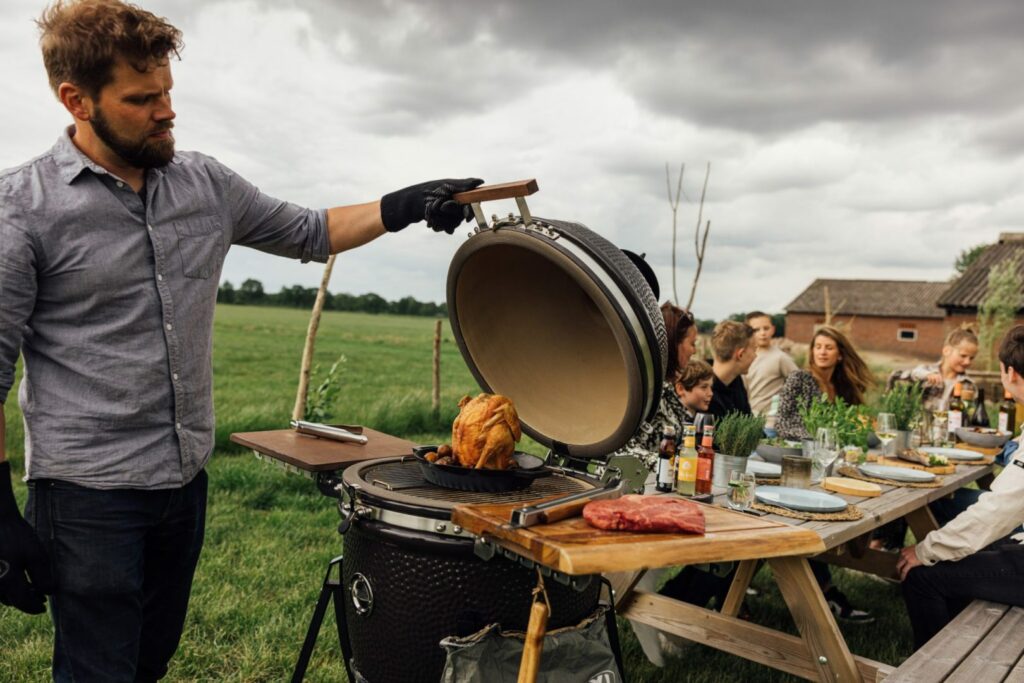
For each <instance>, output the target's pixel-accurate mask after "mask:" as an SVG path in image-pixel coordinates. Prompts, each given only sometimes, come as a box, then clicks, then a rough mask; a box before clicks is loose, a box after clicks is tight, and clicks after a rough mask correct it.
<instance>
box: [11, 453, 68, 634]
mask: <svg viewBox="0 0 1024 683" xmlns="http://www.w3.org/2000/svg"><path fill="white" fill-rule="evenodd" d="M26 573H27V574H28V578H26V576H25V575H26ZM54 587H55V586H54V581H53V574H52V573H51V572H50V561H49V559H48V558H47V556H46V550H45V549H44V548H43V544H42V543H41V542H40V541H39V537H38V536H36V532H35V530H34V529H33V528H32V527H30V526H29V525H28V522H26V521H25V519H24V518H23V517H22V516H21V512H19V511H18V504H17V503H16V502H14V490H13V489H12V488H11V465H10V463H8V462H0V603H3V604H5V605H10V606H11V607H17V608H18V609H20V610H21V611H22V612H28V613H29V614H41V613H42V612H44V611H45V610H46V598H45V597H44V593H52V592H53V590H54Z"/></svg>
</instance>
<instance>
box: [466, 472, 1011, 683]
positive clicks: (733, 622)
mask: <svg viewBox="0 0 1024 683" xmlns="http://www.w3.org/2000/svg"><path fill="white" fill-rule="evenodd" d="M991 474H992V465H991V464H983V465H958V466H957V467H956V470H955V472H953V473H951V474H947V475H944V476H942V477H941V483H940V485H939V486H937V487H934V488H910V487H901V486H897V485H892V486H888V485H882V487H881V488H882V494H881V495H880V496H877V497H872V498H864V497H858V496H851V495H842V496H841V497H842V498H844V499H845V500H846V501H847V502H849V503H853V504H855V505H857V506H858V507H859V508H860V509H861V510H862V511H863V513H864V515H863V517H862V518H861V519H859V520H855V521H841V522H824V521H802V520H799V519H793V518H789V517H784V516H780V515H772V514H765V515H760V516H758V515H753V514H749V513H739V512H733V511H730V510H726V509H724V508H722V507H718V506H706V507H705V512H706V518H707V532H706V533H705V534H704V536H686V535H668V534H664V535H663V534H634V533H629V532H607V531H604V532H602V531H599V530H597V529H593V528H591V527H589V526H588V525H587V524H586V522H585V521H583V520H582V519H581V518H578V517H577V518H574V519H567V520H563V521H561V522H556V523H554V524H547V525H543V526H537V527H527V528H513V527H512V526H511V525H510V524H509V523H508V521H509V513H510V512H511V510H512V509H513V508H514V507H516V506H514V505H464V506H457V507H456V508H455V510H454V511H453V515H452V521H453V522H454V523H456V524H460V525H461V526H462V527H463V528H465V529H466V530H467V531H469V532H471V533H473V534H475V535H477V536H479V537H481V538H484V539H486V540H487V541H489V542H493V543H496V544H498V545H500V546H501V547H503V548H505V549H507V550H510V551H512V552H515V553H517V554H519V555H521V556H523V557H526V558H528V559H531V560H533V561H535V562H537V563H540V564H542V565H544V566H546V567H549V568H550V569H553V570H556V571H560V572H564V573H566V574H570V575H581V574H588V573H595V572H601V573H604V574H606V575H607V576H608V578H609V579H611V581H612V584H613V586H615V588H616V609H617V610H618V613H619V614H620V615H622V616H625V617H627V618H628V619H630V620H631V621H633V622H634V623H635V624H636V623H639V624H646V625H649V626H653V627H655V628H657V629H659V630H661V631H664V632H666V633H670V634H674V635H676V636H680V637H682V638H685V639H688V640H692V641H695V642H699V643H702V644H704V645H709V646H711V647H715V648H717V649H720V650H723V651H725V652H729V653H732V654H735V655H738V656H741V657H745V658H747V659H750V660H752V661H755V662H759V663H761V664H764V665H766V666H770V667H773V668H776V669H779V670H782V671H786V672H788V673H791V674H794V675H796V676H800V677H802V678H806V679H809V680H820V681H844V682H845V681H851V682H852V681H875V680H880V679H882V678H884V677H885V676H886V675H887V674H888V673H889V672H891V671H892V670H893V667H891V666H889V665H887V664H883V663H880V662H876V661H873V660H870V659H866V658H863V657H858V656H855V655H853V654H852V653H851V652H850V650H849V647H848V646H847V644H846V641H845V640H844V638H843V635H842V633H841V632H840V630H839V628H838V626H837V625H836V622H835V619H834V617H833V615H832V612H831V611H830V610H829V608H828V605H827V603H826V601H825V597H824V595H823V594H822V592H821V589H820V588H819V587H818V584H817V582H816V581H815V578H814V575H813V574H812V572H811V567H810V565H809V563H808V558H810V557H812V556H813V557H814V558H815V559H820V560H824V561H827V562H829V563H831V564H836V565H838V566H843V567H849V568H853V569H857V570H860V571H866V572H870V573H873V574H876V575H879V576H883V577H889V578H894V577H895V576H896V560H897V559H898V556H897V554H896V553H891V552H884V551H880V550H873V549H871V548H869V547H868V540H869V539H870V535H871V532H872V531H874V530H875V529H877V528H879V527H880V526H882V525H884V524H886V523H888V522H891V521H894V520H897V519H901V518H903V519H905V520H906V521H907V523H908V524H909V526H910V528H911V530H912V531H913V532H914V535H915V537H916V538H923V537H924V535H925V534H927V533H928V532H929V531H931V530H933V529H935V528H937V525H936V522H935V519H934V517H933V516H932V515H931V512H930V511H929V509H928V507H927V505H928V503H930V502H932V501H934V500H937V499H939V498H941V497H943V496H946V495H948V494H950V493H952V492H953V491H955V490H957V489H958V488H961V487H963V486H965V485H967V484H969V483H971V482H973V481H978V480H984V479H986V478H990V477H991ZM716 493H718V494H719V496H718V497H717V498H716V502H723V501H724V491H722V490H717V489H716ZM668 495H671V494H668ZM837 495H838V494H837ZM759 560H764V561H766V562H767V563H768V565H769V567H770V568H771V569H772V573H773V575H774V577H775V581H776V583H777V584H778V586H779V590H780V592H781V593H782V596H783V598H784V600H785V602H786V605H787V607H788V609H789V611H790V614H791V615H792V617H793V620H794V622H795V624H796V626H797V629H798V630H799V632H800V636H793V635H790V634H788V633H783V632H780V631H777V630H774V629H771V628H767V627H764V626H760V625H758V624H755V623H752V622H749V621H744V620H742V619H739V618H738V614H739V610H740V607H741V605H742V602H743V596H744V595H745V594H746V589H747V587H748V585H749V583H750V580H751V579H752V578H753V574H754V570H755V568H756V566H757V563H758V561H759ZM726 561H738V562H739V567H738V570H737V572H736V575H735V578H734V580H733V583H732V585H731V587H730V590H729V593H728V596H727V597H726V600H725V603H724V605H723V607H722V609H721V611H713V610H708V609H705V608H702V607H697V606H695V605H691V604H688V603H685V602H681V601H678V600H674V599H672V598H669V597H666V596H663V595H659V594H657V593H654V592H653V591H651V590H643V589H638V588H637V586H638V583H639V582H640V581H641V579H642V578H643V576H644V574H645V573H646V572H647V571H648V570H652V569H658V568H664V567H670V566H674V565H684V564H697V563H704V562H726Z"/></svg>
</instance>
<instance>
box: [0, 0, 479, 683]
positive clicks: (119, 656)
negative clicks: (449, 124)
mask: <svg viewBox="0 0 1024 683" xmlns="http://www.w3.org/2000/svg"><path fill="white" fill-rule="evenodd" d="M38 24H39V27H40V29H41V34H42V37H41V41H40V43H41V46H42V51H43V59H44V63H45V65H46V70H47V74H48V76H49V80H50V85H51V87H52V88H53V91H54V93H55V94H56V95H57V98H58V99H59V100H60V102H61V104H62V105H63V106H64V107H65V108H66V109H67V111H68V112H69V113H70V114H71V115H72V117H73V120H74V121H73V125H72V126H70V127H69V128H68V129H67V131H66V132H65V133H64V134H63V135H61V136H60V138H59V139H58V141H57V143H56V144H55V145H54V146H53V148H52V149H50V151H48V152H47V153H46V154H44V155H42V156H40V157H38V158H36V159H34V160H32V161H30V162H28V163H26V164H24V165H22V166H20V167H18V168H14V169H10V170H7V171H3V172H0V602H3V603H4V604H7V605H12V606H14V607H16V608H18V609H21V610H24V611H26V612H30V613H39V612H42V611H43V609H44V604H45V597H44V596H45V595H46V594H49V595H50V596H51V597H50V606H51V612H52V618H53V622H54V625H55V638H54V654H53V677H54V679H55V680H57V681H70V680H75V681H87V680H104V681H152V680H157V679H159V678H161V677H162V676H164V675H165V673H166V672H167V665H168V662H169V661H170V658H171V656H172V655H173V653H174V651H175V650H176V649H177V646H178V641H179V638H180V636H181V632H182V628H183V625H184V620H185V612H186V608H187V605H188V597H189V593H190V590H191V584H192V576H193V573H194V570H195V566H196V562H197V560H198V558H199V552H200V549H201V547H202V543H203V530H204V524H205V509H206V474H205V471H204V469H203V468H204V466H205V464H206V462H207V459H208V458H209V457H210V454H211V451H212V448H213V433H214V422H213V405H212V379H211V347H212V332H213V312H214V304H215V301H216V292H217V286H218V281H219V279H220V273H221V268H222V265H223V262H224V256H225V253H226V251H227V248H228V246H229V245H231V244H242V245H246V246H250V247H254V248H257V249H260V250H263V251H267V252H270V253H274V254H278V255H281V256H287V257H291V258H298V259H301V260H303V261H310V260H316V261H325V260H326V259H327V257H328V255H329V254H330V253H334V252H339V251H343V250H345V249H351V248H353V247H357V246H359V245H362V244H365V243H366V242H369V241H370V240H372V239H375V238H376V237H378V236H380V235H382V234H384V233H385V232H386V231H391V232H394V231H398V230H401V229H402V228H404V227H406V226H407V225H409V224H411V223H415V222H419V221H422V220H424V219H425V220H426V222H427V225H428V226H430V227H432V228H433V229H435V230H438V231H440V230H444V231H446V232H449V233H450V232H452V231H454V229H455V228H456V227H457V226H458V225H459V224H461V223H462V221H463V220H465V219H466V218H467V216H466V214H465V213H464V210H463V207H461V206H459V205H458V204H457V203H455V202H454V201H452V199H451V195H452V194H454V193H456V192H459V191H462V190H467V189H471V188H473V187H476V186H477V185H479V184H480V183H481V182H482V181H480V180H477V179H473V178H469V179H464V180H438V181H431V182H428V183H423V184H420V185H416V186H413V187H410V188H405V189H403V190H398V191H396V192H392V193H390V194H387V195H385V196H384V197H383V198H382V199H381V200H380V201H374V202H368V203H365V204H358V205H352V206H342V207H335V208H331V209H326V210H311V209H306V208H303V207H300V206H296V205H294V204H290V203H287V202H283V201H280V200H277V199H274V198H272V197H268V196H267V195H264V194H263V193H261V192H260V191H259V190H258V189H257V188H256V187H255V186H253V185H252V184H250V183H249V182H247V181H246V180H244V179H243V178H241V177H239V176H238V175H237V174H235V173H234V172H232V171H231V170H230V169H229V168H227V167H225V166H224V165H222V164H220V163H219V162H217V161H216V160H215V159H212V158H211V157H208V156H205V155H202V154H199V153H195V152H176V151H175V148H174V135H173V132H172V128H173V125H174V124H173V121H174V116H175V114H174V110H173V109H172V107H171V97H170V92H171V87H172V85H173V82H172V78H171V68H170V57H171V56H178V52H179V50H180V49H181V46H182V43H181V33H180V32H179V31H178V29H176V28H175V27H173V26H171V25H170V24H169V23H167V22H166V21H165V20H163V19H161V18H159V17H156V16H154V15H153V14H151V13H149V12H146V11H144V10H141V9H139V8H137V7H134V6H132V5H127V4H124V3H122V2H121V1H120V0H69V1H65V2H62V1H61V0H58V1H57V2H56V3H55V4H54V5H52V6H51V7H49V8H48V9H47V10H46V11H45V12H44V13H43V15H42V18H41V19H40V21H39V22H38ZM19 352H21V353H22V354H23V356H24V378H23V381H22V383H21V390H20V394H19V403H20V405H21V408H22V411H23V413H24V418H25V428H26V435H25V436H26V438H25V443H26V447H25V460H26V474H27V476H26V479H27V481H28V487H29V496H28V503H27V505H26V510H25V518H23V517H22V516H21V514H20V513H19V510H18V509H17V506H16V504H15V501H14V496H13V493H12V485H11V477H10V465H9V463H7V462H6V457H5V453H4V450H3V443H4V439H3V437H4V433H3V432H4V415H3V403H4V402H5V401H6V399H7V395H8V393H9V391H10V389H11V387H12V386H13V384H14V368H15V362H16V361H17V358H18V355H19Z"/></svg>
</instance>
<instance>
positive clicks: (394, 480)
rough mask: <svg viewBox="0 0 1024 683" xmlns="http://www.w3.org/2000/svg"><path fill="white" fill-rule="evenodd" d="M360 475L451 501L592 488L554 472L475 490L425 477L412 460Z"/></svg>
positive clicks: (378, 484)
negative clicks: (504, 487) (517, 486)
mask: <svg viewBox="0 0 1024 683" xmlns="http://www.w3.org/2000/svg"><path fill="white" fill-rule="evenodd" d="M360 474H362V476H363V479H364V480H365V481H366V483H367V484H369V485H370V486H372V487H374V488H375V489H377V490H384V491H395V492H398V493H401V494H402V495H405V496H413V497H416V498H423V499H426V500H431V501H436V502H440V503H448V504H450V505H454V504H457V503H526V502H529V501H532V500H540V499H541V498H550V497H551V496H557V495H560V494H568V493H575V492H576V491H583V490H585V489H591V488H594V485H593V484H592V483H590V482H587V481H586V480H584V479H577V478H575V477H568V476H565V475H562V474H560V473H558V472H555V473H554V474H552V475H551V476H550V477H542V478H540V479H535V480H534V481H533V483H532V484H531V485H530V487H529V488H527V489H524V490H522V491H507V492H504V493H476V492H473V491H457V490H455V489H446V488H442V487H440V486H435V485H434V484H431V483H429V482H427V481H424V479H423V475H422V474H421V473H420V467H419V464H418V463H416V462H415V461H410V460H406V461H400V462H395V461H390V462H386V463H381V464H380V465H375V466H372V467H368V468H366V469H365V470H363V471H362V472H361V473H360Z"/></svg>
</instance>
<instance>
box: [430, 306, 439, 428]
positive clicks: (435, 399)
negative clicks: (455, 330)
mask: <svg viewBox="0 0 1024 683" xmlns="http://www.w3.org/2000/svg"><path fill="white" fill-rule="evenodd" d="M430 407H431V408H432V409H433V411H434V417H435V418H437V417H438V416H439V415H440V414H441V320H440V319H438V320H437V323H436V324H435V325H434V392H433V394H432V395H431V400H430Z"/></svg>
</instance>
